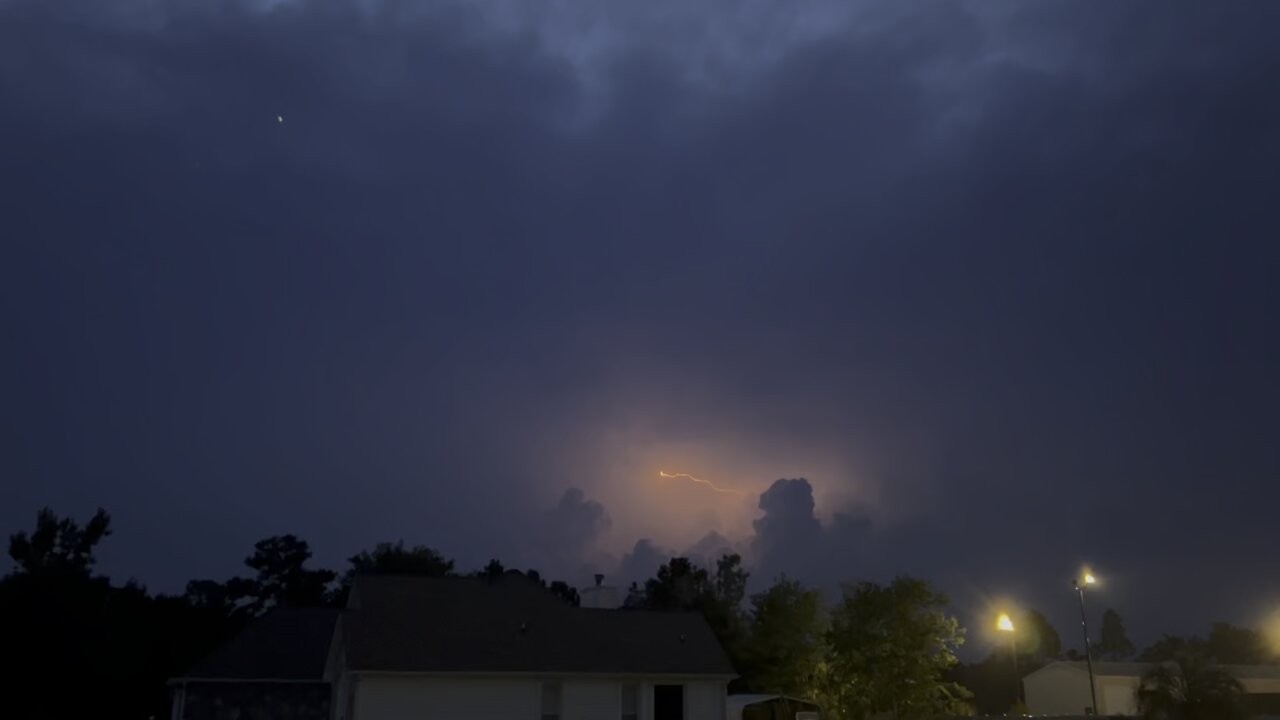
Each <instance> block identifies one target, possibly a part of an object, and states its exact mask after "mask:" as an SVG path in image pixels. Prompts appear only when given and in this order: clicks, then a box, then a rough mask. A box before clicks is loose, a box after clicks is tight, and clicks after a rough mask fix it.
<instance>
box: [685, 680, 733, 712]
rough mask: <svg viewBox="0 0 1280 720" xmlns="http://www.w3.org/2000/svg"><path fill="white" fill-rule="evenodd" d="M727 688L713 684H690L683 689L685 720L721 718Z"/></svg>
mask: <svg viewBox="0 0 1280 720" xmlns="http://www.w3.org/2000/svg"><path fill="white" fill-rule="evenodd" d="M727 689H728V686H727V685H726V684H724V683H715V682H692V683H686V684H685V687H684V710H685V714H684V716H685V720H701V718H717V720H719V718H723V717H724V716H725V707H724V705H725V695H726V691H727Z"/></svg>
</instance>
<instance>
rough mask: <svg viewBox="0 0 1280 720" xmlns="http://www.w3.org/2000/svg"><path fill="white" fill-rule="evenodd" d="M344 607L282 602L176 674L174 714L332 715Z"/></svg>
mask: <svg viewBox="0 0 1280 720" xmlns="http://www.w3.org/2000/svg"><path fill="white" fill-rule="evenodd" d="M338 615H339V611H338V610H337V609H332V608H297V609H276V610H271V611H270V612H268V613H267V614H265V615H263V616H262V617H260V618H258V619H257V620H255V621H254V622H253V623H251V624H250V625H249V626H248V627H247V628H245V629H244V631H243V632H242V633H240V634H239V635H238V636H236V637H235V638H233V639H232V640H231V642H229V643H227V644H226V645H224V646H223V647H221V648H219V649H218V650H216V651H214V652H213V653H212V654H211V655H209V656H208V657H206V658H205V659H204V660H202V661H201V662H200V663H198V664H197V665H196V666H195V667H193V668H191V670H189V671H188V672H187V674H186V675H183V676H182V677H179V678H174V679H173V680H170V681H169V688H170V694H171V697H172V706H173V714H172V718H173V720H235V719H244V720H253V719H256V718H272V720H328V718H329V717H330V715H331V711H330V702H331V697H332V688H331V686H330V683H329V682H328V681H327V680H325V678H324V673H325V665H326V663H327V662H328V660H329V654H330V646H331V645H332V641H333V636H334V631H335V629H336V627H337V621H338Z"/></svg>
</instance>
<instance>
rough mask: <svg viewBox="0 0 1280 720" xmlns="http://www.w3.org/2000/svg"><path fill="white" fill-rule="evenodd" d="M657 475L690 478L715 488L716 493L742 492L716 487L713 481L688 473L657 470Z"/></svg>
mask: <svg viewBox="0 0 1280 720" xmlns="http://www.w3.org/2000/svg"><path fill="white" fill-rule="evenodd" d="M658 477H664V478H685V479H687V480H692V481H694V482H696V483H698V484H699V485H706V486H707V487H709V488H711V489H712V490H715V491H716V492H718V493H726V494H738V493H741V492H742V491H741V490H734V489H733V488H722V487H718V486H717V485H716V484H715V483H713V482H711V481H710V480H703V479H702V478H696V477H694V476H692V475H690V474H689V473H669V472H667V471H666V470H659V471H658Z"/></svg>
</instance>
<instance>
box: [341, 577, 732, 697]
mask: <svg viewBox="0 0 1280 720" xmlns="http://www.w3.org/2000/svg"><path fill="white" fill-rule="evenodd" d="M351 600H352V605H351V608H350V609H349V610H348V611H347V612H346V613H345V614H344V615H343V618H342V637H343V643H344V653H345V656H346V666H347V668H348V669H351V670H357V671H361V670H363V671H384V672H438V673H450V672H479V673H575V674H580V673H592V674H666V675H714V676H723V677H731V676H733V675H734V670H733V666H732V665H731V664H730V662H729V659H728V657H727V656H726V655H725V653H724V649H723V648H721V647H720V642H719V641H718V640H717V639H716V636H715V634H714V633H713V632H712V631H711V627H710V626H709V625H707V622H706V620H704V619H703V618H702V616H701V615H700V614H697V613H666V612H649V611H642V610H602V609H589V608H575V607H570V606H568V605H566V604H565V603H564V602H562V601H561V600H559V599H558V598H556V597H555V596H553V595H551V593H549V592H547V591H546V590H545V589H544V588H543V587H541V586H540V585H538V584H537V583H534V582H533V581H531V580H529V579H527V578H524V577H522V576H511V575H506V576H502V577H499V578H494V579H488V578H418V577H389V576H381V577H379V576H371V577H362V578H360V579H358V580H357V584H356V587H355V588H354V590H353V592H352V597H351Z"/></svg>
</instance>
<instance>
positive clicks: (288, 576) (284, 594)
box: [244, 535, 337, 614]
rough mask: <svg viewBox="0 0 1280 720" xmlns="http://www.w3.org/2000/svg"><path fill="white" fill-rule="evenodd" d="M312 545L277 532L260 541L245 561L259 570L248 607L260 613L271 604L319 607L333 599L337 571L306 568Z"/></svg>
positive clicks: (252, 586) (254, 579)
mask: <svg viewBox="0 0 1280 720" xmlns="http://www.w3.org/2000/svg"><path fill="white" fill-rule="evenodd" d="M310 559H311V548H310V546H308V545H307V542H306V541H305V540H300V539H298V537H297V536H295V535H276V536H273V537H269V538H266V539H265V540H259V541H258V542H257V543H255V544H254V546H253V554H252V555H250V556H249V557H247V558H245V561H244V564H245V565H248V566H249V567H250V568H251V569H253V570H255V571H257V575H256V576H255V577H254V578H253V581H252V582H253V584H252V585H248V584H246V585H244V587H245V588H246V589H251V590H252V597H251V600H250V603H249V607H250V608H251V609H252V611H253V612H254V613H255V614H260V613H262V612H265V611H266V610H268V609H270V608H272V607H316V606H322V605H328V604H330V603H331V602H332V600H333V596H332V591H333V588H332V587H331V585H332V584H333V581H334V579H335V578H337V573H335V572H333V571H332V570H312V569H310V568H306V567H304V565H305V564H306V562H307V561H308V560H310Z"/></svg>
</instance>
